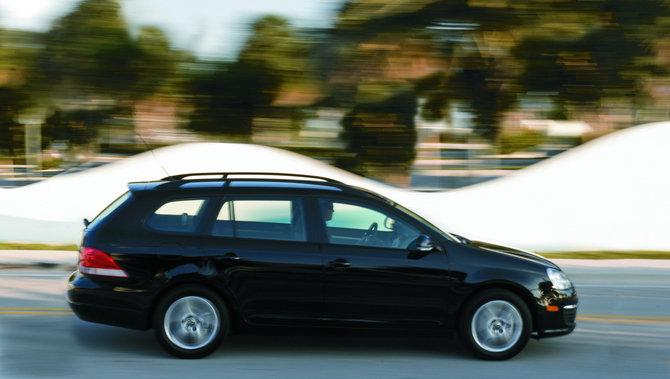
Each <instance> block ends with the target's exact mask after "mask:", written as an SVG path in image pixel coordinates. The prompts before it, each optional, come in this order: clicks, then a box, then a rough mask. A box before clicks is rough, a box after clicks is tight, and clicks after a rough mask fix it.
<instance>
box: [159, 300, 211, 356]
mask: <svg viewBox="0 0 670 379" xmlns="http://www.w3.org/2000/svg"><path fill="white" fill-rule="evenodd" d="M220 324H221V320H220V316H219V311H218V310H217V309H216V306H215V305H214V304H213V303H212V302H211V301H209V300H207V299H206V298H203V297H199V296H187V297H182V298H180V299H177V300H176V301H175V302H174V303H172V305H170V307H169V308H168V310H167V311H166V312H165V318H164V319H163V328H164V330H165V335H166V336H167V338H168V339H169V340H170V341H171V342H172V343H173V344H175V345H177V346H179V347H180V348H182V349H186V350H194V349H199V348H201V347H204V346H207V345H208V344H209V343H211V342H212V341H213V340H214V338H216V336H217V334H218V333H219V325H220Z"/></svg>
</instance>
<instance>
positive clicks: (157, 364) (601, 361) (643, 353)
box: [0, 266, 670, 379]
mask: <svg viewBox="0 0 670 379" xmlns="http://www.w3.org/2000/svg"><path fill="white" fill-rule="evenodd" d="M563 269H564V270H565V271H566V272H567V273H568V275H570V277H571V278H572V280H573V282H575V284H576V286H577V289H578V291H579V295H580V306H579V309H578V327H577V329H576V330H575V332H574V333H572V334H571V335H568V336H564V337H558V338H553V339H544V340H542V341H535V340H531V341H530V342H529V344H528V346H527V347H526V349H525V350H524V351H523V352H522V353H521V354H519V355H518V356H517V357H515V358H513V359H512V360H509V361H505V362H485V361H480V360H477V359H474V358H473V357H472V356H470V354H469V353H467V352H465V351H464V349H463V347H462V346H461V345H460V343H459V342H458V339H457V338H456V337H455V336H450V335H445V336H442V335H416V334H414V333H401V334H399V333H396V332H388V331H387V332H371V331H339V330H311V329H298V330H266V331H262V332H261V331H254V332H250V333H246V334H239V335H234V336H230V337H228V339H227V340H226V341H225V342H224V345H223V346H222V347H221V348H220V349H219V350H218V351H217V352H216V353H215V354H213V355H212V356H210V357H208V358H205V359H201V360H197V361H185V360H178V359H173V358H171V357H169V356H168V355H166V354H165V353H163V351H162V350H161V349H160V347H159V346H158V344H157V343H156V341H155V340H154V337H153V334H152V333H151V332H138V331H132V330H126V329H120V328H114V327H109V326H104V325H97V324H91V323H87V322H83V321H80V320H79V319H77V318H76V317H75V316H73V315H72V314H71V312H69V310H68V309H67V303H66V302H65V298H64V292H65V289H66V285H65V280H66V278H67V276H68V274H69V273H68V272H66V271H65V270H64V269H61V268H55V269H40V270H38V269H29V268H22V269H20V268H19V269H17V268H13V269H0V378H61V377H67V378H87V379H90V378H123V377H128V378H135V377H141V378H186V377H199V378H208V377H217V378H221V377H223V378H347V379H349V378H384V379H386V378H449V377H452V378H541V379H545V378H561V379H564V378H589V379H593V378H608V379H609V378H670V269H668V268H651V267H641V268H626V267H611V268H607V267H583V266H563Z"/></svg>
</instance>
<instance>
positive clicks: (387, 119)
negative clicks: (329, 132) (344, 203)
mask: <svg viewBox="0 0 670 379" xmlns="http://www.w3.org/2000/svg"><path fill="white" fill-rule="evenodd" d="M370 97H372V96H368V97H367V98H362V99H360V100H359V102H358V103H357V104H356V106H354V108H353V109H352V110H351V111H349V113H347V114H346V115H345V116H344V118H343V119H342V121H341V125H342V127H343V131H342V133H341V136H340V137H341V138H342V139H343V140H344V141H345V143H346V146H347V147H346V151H347V152H348V153H351V154H352V155H353V159H342V158H341V159H340V160H339V162H338V166H340V167H341V168H344V169H347V170H349V171H353V172H356V173H358V174H360V175H364V176H372V177H378V178H380V179H386V178H384V174H385V173H392V174H394V175H398V174H399V175H400V176H402V177H404V178H408V177H409V172H408V170H409V168H410V167H411V164H412V161H413V160H414V158H415V157H416V153H415V148H414V147H415V145H416V141H417V133H416V128H415V125H414V117H415V116H416V113H417V101H416V97H415V95H414V93H413V92H412V91H402V90H395V91H392V92H391V95H390V96H389V97H386V98H381V99H379V98H377V99H374V98H372V99H371V98H370ZM387 181H391V182H394V181H395V184H409V183H408V182H398V181H397V180H388V179H387Z"/></svg>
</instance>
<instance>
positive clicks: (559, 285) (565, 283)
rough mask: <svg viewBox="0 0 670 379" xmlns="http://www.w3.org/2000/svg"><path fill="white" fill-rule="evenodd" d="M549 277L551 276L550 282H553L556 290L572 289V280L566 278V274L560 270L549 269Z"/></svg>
mask: <svg viewBox="0 0 670 379" xmlns="http://www.w3.org/2000/svg"><path fill="white" fill-rule="evenodd" d="M547 275H549V280H551V284H553V285H554V288H556V289H557V290H567V289H568V288H571V287H572V283H570V279H568V277H567V276H565V274H564V273H562V272H561V271H559V270H555V269H553V268H548V269H547Z"/></svg>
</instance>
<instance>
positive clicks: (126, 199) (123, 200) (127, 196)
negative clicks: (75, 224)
mask: <svg viewBox="0 0 670 379" xmlns="http://www.w3.org/2000/svg"><path fill="white" fill-rule="evenodd" d="M132 198H133V195H132V193H131V192H130V191H128V192H126V193H124V194H123V195H121V196H120V197H119V198H118V199H116V200H114V201H113V202H112V203H111V204H109V205H108V206H107V208H105V209H104V210H103V211H102V212H100V214H98V215H97V216H95V218H94V219H93V221H91V222H90V223H89V224H88V226H87V227H86V228H87V229H88V230H93V229H95V228H97V227H98V226H99V225H100V224H101V223H102V221H103V220H105V219H106V218H107V216H109V215H110V214H112V213H113V212H114V211H115V210H117V209H120V208H121V206H122V205H124V204H127V203H130V202H131V201H132Z"/></svg>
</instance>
